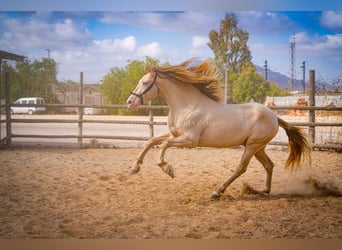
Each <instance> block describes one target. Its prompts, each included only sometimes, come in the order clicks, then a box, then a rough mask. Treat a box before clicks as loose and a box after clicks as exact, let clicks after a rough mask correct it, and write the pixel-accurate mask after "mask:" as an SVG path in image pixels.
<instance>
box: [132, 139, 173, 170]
mask: <svg viewBox="0 0 342 250" xmlns="http://www.w3.org/2000/svg"><path fill="white" fill-rule="evenodd" d="M169 137H170V134H169V133H167V134H164V135H162V136H159V137H154V138H151V139H150V140H149V141H148V142H147V143H146V145H145V147H144V149H143V150H142V151H141V152H140V154H139V155H138V157H137V159H136V161H135V162H134V164H133V166H132V168H131V172H130V173H131V174H135V173H138V172H139V170H140V166H141V164H142V163H143V160H144V158H145V156H146V154H147V152H148V151H149V150H150V148H152V147H153V146H155V145H159V144H161V143H162V142H163V141H164V140H166V139H168V138H169Z"/></svg>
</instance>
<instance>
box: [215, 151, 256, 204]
mask: <svg viewBox="0 0 342 250" xmlns="http://www.w3.org/2000/svg"><path fill="white" fill-rule="evenodd" d="M257 150H259V148H256V147H253V146H246V148H245V151H244V153H243V155H242V157H241V160H240V163H239V165H238V166H237V168H236V169H235V172H234V173H233V175H232V176H231V177H230V178H229V179H228V180H227V181H226V182H225V183H223V185H222V186H221V187H220V188H219V189H218V190H217V191H216V192H214V193H212V195H211V196H210V198H211V199H219V198H220V196H221V194H223V193H224V191H225V190H226V189H227V187H228V186H229V185H230V184H231V183H232V182H233V181H234V180H236V179H237V178H238V177H239V176H240V175H242V174H243V173H244V172H246V170H247V166H248V164H249V161H250V160H251V158H252V157H253V155H254V154H255V152H256V151H257Z"/></svg>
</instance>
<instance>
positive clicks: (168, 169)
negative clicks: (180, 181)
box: [158, 162, 175, 179]
mask: <svg viewBox="0 0 342 250" xmlns="http://www.w3.org/2000/svg"><path fill="white" fill-rule="evenodd" d="M158 166H159V167H160V168H161V169H162V170H163V171H164V173H165V174H167V175H168V176H170V177H171V178H172V179H173V178H175V173H174V170H173V167H172V166H171V165H169V164H168V163H167V162H161V163H158Z"/></svg>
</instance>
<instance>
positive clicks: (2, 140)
mask: <svg viewBox="0 0 342 250" xmlns="http://www.w3.org/2000/svg"><path fill="white" fill-rule="evenodd" d="M311 73H312V72H310V76H311ZM313 73H314V72H313ZM310 78H311V81H310V82H311V83H310V85H311V89H315V87H314V75H313V76H311V77H310ZM5 81H6V83H5V86H6V104H5V105H0V145H1V146H10V145H11V143H12V138H51V139H53V138H60V139H63V138H65V139H67V138H75V139H77V141H78V146H79V147H80V148H81V147H82V146H83V139H86V138H88V139H91V138H93V139H113V140H134V141H146V140H148V139H149V138H151V137H153V136H154V126H158V125H166V122H157V121H154V116H153V110H156V109H164V110H165V109H168V107H167V106H152V105H143V106H141V109H148V110H149V120H148V121H132V120H110V121H108V120H96V119H92V120H87V119H84V117H83V110H84V108H94V109H126V108H127V106H126V105H104V106H97V105H92V106H90V105H84V104H82V99H83V98H82V96H83V93H82V91H83V73H82V72H81V75H80V103H79V104H75V105H63V104H45V105H32V104H29V106H30V107H32V106H36V107H42V106H43V107H45V108H49V107H50V108H51V107H54V108H58V107H59V108H66V107H67V108H77V109H78V119H73V120H70V119H68V120H66V119H64V120H62V119H44V120H41V119H12V117H11V106H28V105H18V104H16V105H11V104H10V80H9V75H8V73H6V75H5ZM3 108H5V111H6V119H2V117H1V110H2V109H3ZM270 108H271V109H273V110H275V111H277V110H278V111H279V110H308V111H309V121H308V122H296V123H294V122H292V123H290V124H291V125H295V126H302V127H305V126H307V127H308V128H309V136H310V139H311V142H312V147H313V148H328V149H336V150H341V148H342V145H341V144H316V143H315V128H316V127H326V126H329V127H342V123H323V122H316V121H315V111H318V110H324V111H327V112H330V111H334V112H336V111H337V112H341V111H342V107H315V103H314V92H312V95H310V101H309V106H308V107H298V106H276V107H270ZM3 123H5V124H6V136H4V137H2V132H1V127H2V126H1V125H2V124H3ZM12 123H77V124H78V133H77V134H74V135H41V134H40V135H39V134H14V133H12ZM85 123H111V124H140V125H147V126H148V127H149V137H137V136H125V135H120V136H108V135H107V136H106V135H100V134H99V135H85V134H84V133H83V124H85ZM270 144H273V145H284V146H286V145H287V142H276V141H272V142H271V143H270Z"/></svg>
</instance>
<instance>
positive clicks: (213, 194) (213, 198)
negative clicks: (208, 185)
mask: <svg viewBox="0 0 342 250" xmlns="http://www.w3.org/2000/svg"><path fill="white" fill-rule="evenodd" d="M220 197H221V194H219V193H218V192H214V193H212V194H211V195H210V199H211V200H219V199H220Z"/></svg>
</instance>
